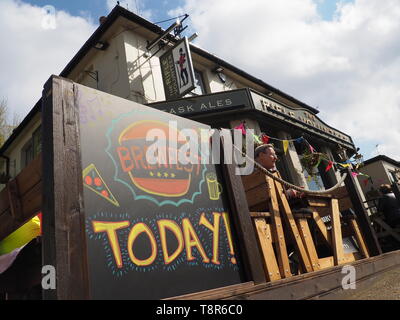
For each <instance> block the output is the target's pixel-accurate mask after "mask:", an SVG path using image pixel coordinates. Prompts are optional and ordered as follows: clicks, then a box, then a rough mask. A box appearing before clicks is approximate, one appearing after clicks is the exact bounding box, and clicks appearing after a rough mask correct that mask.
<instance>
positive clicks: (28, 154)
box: [21, 139, 33, 169]
mask: <svg viewBox="0 0 400 320" xmlns="http://www.w3.org/2000/svg"><path fill="white" fill-rule="evenodd" d="M32 160H33V143H32V139H29V141H28V142H27V143H25V145H24V146H23V148H22V151H21V169H22V168H25V167H26V166H27V165H28V163H29V162H31V161H32Z"/></svg>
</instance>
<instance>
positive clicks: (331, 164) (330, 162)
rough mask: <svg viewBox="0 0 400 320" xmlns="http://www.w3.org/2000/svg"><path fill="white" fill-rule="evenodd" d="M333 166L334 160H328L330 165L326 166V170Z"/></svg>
mask: <svg viewBox="0 0 400 320" xmlns="http://www.w3.org/2000/svg"><path fill="white" fill-rule="evenodd" d="M332 166H333V162H332V161H329V162H328V165H327V166H326V168H325V172H328V171H329V170H330V169H331V168H332Z"/></svg>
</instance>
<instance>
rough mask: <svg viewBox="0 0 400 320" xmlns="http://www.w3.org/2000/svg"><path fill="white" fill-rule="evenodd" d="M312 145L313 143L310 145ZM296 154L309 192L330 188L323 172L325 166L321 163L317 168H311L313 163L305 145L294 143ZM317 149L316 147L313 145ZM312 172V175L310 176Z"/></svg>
mask: <svg viewBox="0 0 400 320" xmlns="http://www.w3.org/2000/svg"><path fill="white" fill-rule="evenodd" d="M311 144H313V143H311ZM294 145H295V148H296V152H297V154H298V155H299V159H300V164H301V166H302V169H303V175H304V178H305V179H306V181H307V186H308V189H309V190H314V191H317V190H324V189H325V188H326V187H330V182H329V178H328V176H327V174H326V172H325V168H326V164H325V162H323V161H321V162H320V164H319V165H318V167H316V166H314V167H313V166H312V163H313V161H317V160H312V159H310V154H309V149H308V146H306V145H305V144H298V143H295V144H294ZM314 146H315V147H316V148H317V149H318V146H316V145H315V144H314ZM304 154H307V155H308V156H307V158H304ZM311 171H312V174H311Z"/></svg>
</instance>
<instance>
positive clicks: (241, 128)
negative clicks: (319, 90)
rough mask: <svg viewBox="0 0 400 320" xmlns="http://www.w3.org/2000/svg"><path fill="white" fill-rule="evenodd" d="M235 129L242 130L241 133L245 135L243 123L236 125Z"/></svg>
mask: <svg viewBox="0 0 400 320" xmlns="http://www.w3.org/2000/svg"><path fill="white" fill-rule="evenodd" d="M235 129H237V130H242V134H243V135H246V128H245V127H244V123H241V124H240V125H238V126H236V127H235Z"/></svg>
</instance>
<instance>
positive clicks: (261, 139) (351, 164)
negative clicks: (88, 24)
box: [234, 122, 372, 186]
mask: <svg viewBox="0 0 400 320" xmlns="http://www.w3.org/2000/svg"><path fill="white" fill-rule="evenodd" d="M234 129H237V130H241V131H242V134H243V135H246V134H247V131H246V124H245V122H242V123H241V124H240V125H238V126H236V127H234ZM252 136H253V139H254V141H255V142H256V143H257V144H260V145H261V144H268V143H270V142H271V140H275V141H280V142H281V143H282V147H283V152H284V153H285V154H286V153H287V151H288V149H289V143H290V142H295V143H298V144H300V143H305V144H306V145H307V146H308V150H309V152H310V154H311V155H312V156H317V157H318V159H317V160H316V161H314V163H315V164H314V165H313V167H315V168H316V167H318V166H319V165H320V164H321V161H322V160H324V161H326V162H327V165H326V167H325V172H328V171H329V170H331V169H332V168H333V167H334V165H336V166H340V167H342V168H352V170H355V171H352V173H351V174H352V176H353V177H356V176H365V177H367V179H365V180H364V181H363V183H364V185H365V186H366V185H367V184H368V181H371V183H372V179H371V177H370V176H369V175H366V174H364V173H361V172H359V171H358V168H359V167H360V166H361V164H362V163H361V162H360V161H359V160H358V159H357V160H353V161H352V160H350V159H348V160H346V161H344V162H336V161H332V160H330V159H329V158H328V157H327V156H326V155H325V154H323V153H320V152H317V151H316V149H315V148H314V147H313V146H312V145H311V144H310V143H309V142H308V141H307V139H305V138H304V137H303V136H301V137H298V138H294V139H279V138H275V137H271V136H268V135H267V134H265V133H264V132H262V133H261V134H260V135H259V136H258V135H255V134H252ZM314 158H315V157H314Z"/></svg>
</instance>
